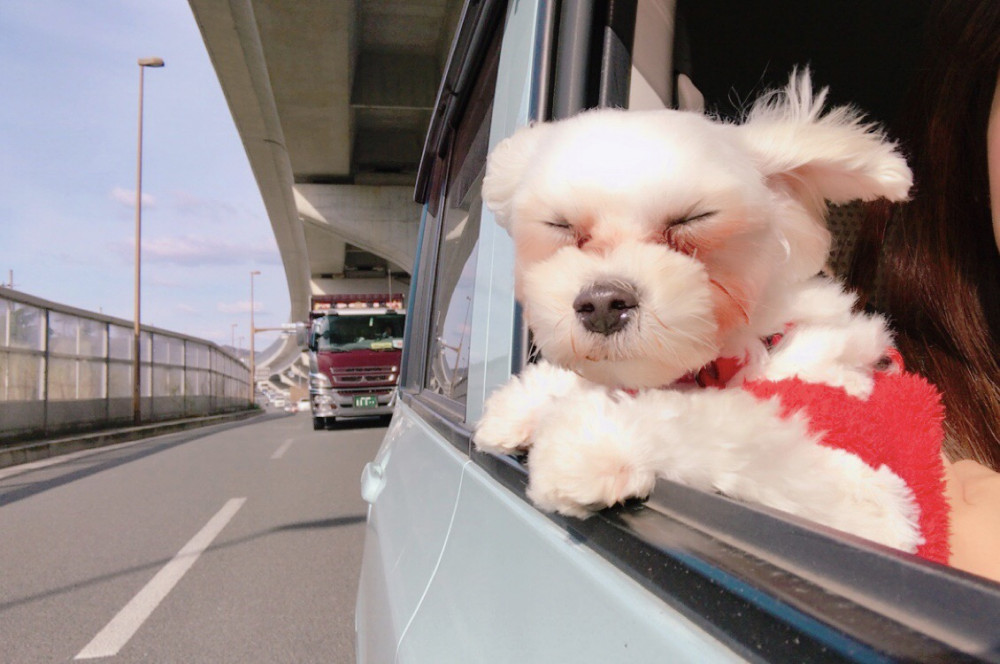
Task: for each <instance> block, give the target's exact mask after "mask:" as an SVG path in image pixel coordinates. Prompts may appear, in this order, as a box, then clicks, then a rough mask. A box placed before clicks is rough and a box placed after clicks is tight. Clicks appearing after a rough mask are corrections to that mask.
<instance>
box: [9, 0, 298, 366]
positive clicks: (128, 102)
mask: <svg viewBox="0 0 1000 664" xmlns="http://www.w3.org/2000/svg"><path fill="white" fill-rule="evenodd" d="M143 57H159V58H162V59H163V60H164V62H165V66H164V67H163V68H157V69H152V68H147V69H146V70H145V84H144V92H143V96H144V99H143V106H144V117H143V167H142V171H143V172H142V198H143V203H142V312H141V319H142V323H143V324H146V325H155V326H156V327H159V328H164V329H167V330H171V331H174V332H181V333H184V334H188V335H192V336H195V337H199V338H203V339H208V340H210V341H214V342H216V343H218V344H220V345H226V346H228V345H230V344H231V343H232V342H233V340H234V337H235V342H236V345H237V346H241V345H242V347H243V348H246V347H248V346H249V334H248V332H249V329H250V272H251V271H253V270H259V271H260V272H261V274H260V275H259V276H255V277H254V278H253V279H254V300H255V302H256V307H255V312H254V316H255V320H254V323H255V325H256V326H257V327H275V326H278V325H281V324H282V323H286V322H288V314H289V299H288V287H287V282H286V281H285V275H284V269H283V267H282V264H281V259H280V256H279V253H278V249H277V245H276V243H275V240H274V235H273V232H272V230H271V225H270V221H269V220H268V218H267V214H266V212H265V210H264V204H263V201H262V200H261V196H260V192H259V190H258V189H257V184H256V182H255V180H254V178H253V173H252V172H251V170H250V165H249V162H248V160H247V156H246V153H245V151H244V150H243V145H242V143H241V142H240V138H239V134H238V133H237V131H236V127H235V125H234V123H233V119H232V115H231V114H230V112H229V107H228V106H227V104H226V101H225V98H224V97H223V94H222V89H221V87H220V86H219V81H218V78H217V76H216V74H215V70H214V69H213V68H212V64H211V61H210V60H209V58H208V53H207V51H206V49H205V44H204V42H203V41H202V39H201V34H200V32H199V30H198V26H197V24H196V23H195V20H194V16H193V14H192V12H191V9H190V7H189V5H188V3H187V2H185V1H184V0H142V1H141V2H136V1H135V0H99V1H91V2H80V1H79V0H2V2H0V283H3V284H5V285H6V284H8V283H9V282H10V271H13V285H14V288H15V289H17V290H19V291H22V292H25V293H28V294H31V295H35V296H37V297H41V298H44V299H46V300H51V301H53V302H57V303H60V304H67V305H71V306H74V307H77V308H80V309H86V310H88V311H94V312H102V313H104V314H107V315H111V316H117V317H120V318H123V319H126V320H129V321H131V320H132V319H133V316H134V303H133V298H134V295H133V294H134V288H135V279H134V269H135V265H134V247H135V189H136V153H137V149H138V138H137V129H138V106H139V100H138V97H139V66H138V64H137V60H138V59H139V58H143ZM234 323H235V324H236V325H237V327H236V329H235V331H234V329H233V327H232V326H233V324H234ZM241 337H242V344H241V342H240V338H241ZM276 337H277V333H273V332H265V333H259V334H258V335H257V340H256V342H255V343H256V347H257V349H258V350H260V349H263V348H265V347H267V346H268V345H269V344H270V343H271V342H272V341H274V339H275V338H276Z"/></svg>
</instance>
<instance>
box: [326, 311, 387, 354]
mask: <svg viewBox="0 0 1000 664" xmlns="http://www.w3.org/2000/svg"><path fill="white" fill-rule="evenodd" d="M405 321H406V317H405V316H403V315H402V314H376V315H356V314H353V315H352V314H347V315H336V316H324V317H323V318H320V319H319V320H317V321H316V323H315V324H314V328H313V329H314V331H315V333H316V349H317V350H321V351H324V350H325V351H335V352H337V351H348V350H393V349H399V348H402V345H403V325H404V323H405Z"/></svg>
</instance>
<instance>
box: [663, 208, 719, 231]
mask: <svg viewBox="0 0 1000 664" xmlns="http://www.w3.org/2000/svg"><path fill="white" fill-rule="evenodd" d="M717 214H719V211H718V210H708V211H707V212H697V213H694V214H687V215H684V216H683V217H680V218H678V219H671V220H670V221H668V222H667V227H668V228H669V227H671V226H678V225H680V224H687V223H690V222H692V221H699V220H701V219H708V218H710V217H714V216H715V215H717Z"/></svg>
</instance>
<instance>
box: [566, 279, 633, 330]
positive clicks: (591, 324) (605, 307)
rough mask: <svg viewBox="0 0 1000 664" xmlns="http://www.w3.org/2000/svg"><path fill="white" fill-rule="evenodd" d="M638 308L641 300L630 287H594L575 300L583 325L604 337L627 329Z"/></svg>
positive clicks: (621, 285) (587, 289) (625, 285)
mask: <svg viewBox="0 0 1000 664" xmlns="http://www.w3.org/2000/svg"><path fill="white" fill-rule="evenodd" d="M638 306H639V296H638V295H637V294H636V292H635V288H634V287H633V286H632V285H631V284H626V283H621V282H619V283H613V284H612V283H603V284H594V285H592V286H588V287H587V288H585V289H583V290H582V291H580V294H579V295H577V296H576V299H575V300H573V309H574V311H576V315H577V318H579V319H580V324H581V325H583V326H584V327H585V328H586V329H588V330H590V331H591V332H595V333H597V334H603V335H605V336H608V335H612V334H614V333H615V332H618V331H619V330H621V329H622V328H624V327H625V326H626V325H628V322H629V320H630V319H631V318H632V316H633V315H634V313H635V310H636V308H637V307H638Z"/></svg>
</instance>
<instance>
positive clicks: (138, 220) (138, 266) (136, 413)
mask: <svg viewBox="0 0 1000 664" xmlns="http://www.w3.org/2000/svg"><path fill="white" fill-rule="evenodd" d="M162 66H163V60H162V59H161V58H139V149H138V150H137V156H136V166H135V321H134V323H133V329H132V421H133V422H134V423H135V424H140V423H141V422H142V408H141V407H140V403H141V401H140V384H141V382H140V377H141V375H142V371H141V368H142V359H141V357H140V355H139V337H140V321H141V317H140V302H141V297H140V292H141V289H140V283H141V281H140V277H141V274H142V88H143V73H144V71H145V69H146V67H162Z"/></svg>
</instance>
